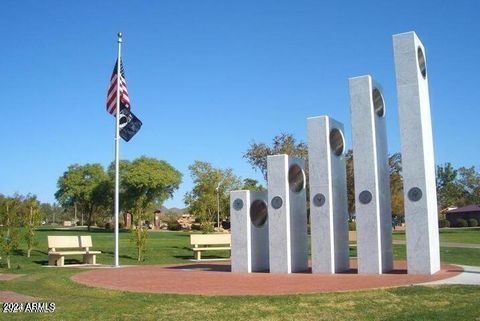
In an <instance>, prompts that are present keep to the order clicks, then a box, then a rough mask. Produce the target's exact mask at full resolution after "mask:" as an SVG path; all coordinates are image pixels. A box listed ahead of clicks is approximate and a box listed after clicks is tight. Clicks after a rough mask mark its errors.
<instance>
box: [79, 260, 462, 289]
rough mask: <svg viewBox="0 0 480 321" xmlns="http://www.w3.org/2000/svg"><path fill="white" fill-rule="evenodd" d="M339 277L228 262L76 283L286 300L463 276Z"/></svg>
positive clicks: (121, 272) (91, 274)
mask: <svg viewBox="0 0 480 321" xmlns="http://www.w3.org/2000/svg"><path fill="white" fill-rule="evenodd" d="M350 266H351V267H352V269H351V270H350V271H349V272H346V273H340V274H334V275H330V274H312V273H310V272H305V273H292V274H272V273H232V272H230V265H229V264H228V263H225V264H222V263H216V262H215V263H213V262H208V263H207V262H206V263H203V262H202V263H192V264H177V265H143V266H131V267H122V268H105V269H96V270H90V271H86V272H82V273H79V274H76V275H74V276H73V277H72V279H73V280H74V281H75V282H78V283H81V284H84V285H88V286H93V287H101V288H107V289H114V290H122V291H132V292H147V293H176V294H200V295H281V294H295V293H322V292H336V291H355V290H366V289H375V288H386V287H396V286H406V285H412V284H418V283H424V282H430V281H437V280H441V279H446V278H450V277H453V276H456V275H458V274H459V273H461V272H462V268H460V267H458V266H454V265H442V269H441V271H439V272H437V273H436V274H434V275H408V274H407V272H406V262H405V261H396V262H395V269H394V271H392V272H390V273H386V274H382V275H359V274H357V270H356V261H355V260H352V261H351V262H350Z"/></svg>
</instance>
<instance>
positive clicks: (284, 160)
mask: <svg viewBox="0 0 480 321" xmlns="http://www.w3.org/2000/svg"><path fill="white" fill-rule="evenodd" d="M304 167H305V163H304V161H303V160H302V159H299V158H294V157H289V156H287V155H275V156H268V157H267V172H268V174H267V175H268V229H269V256H270V272H273V273H291V272H301V271H306V270H307V269H308V245H307V204H306V192H305V184H306V183H305V182H306V178H305V170H304Z"/></svg>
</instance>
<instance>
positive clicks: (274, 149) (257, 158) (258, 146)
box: [243, 133, 308, 180]
mask: <svg viewBox="0 0 480 321" xmlns="http://www.w3.org/2000/svg"><path fill="white" fill-rule="evenodd" d="M277 154H287V155H290V156H295V157H300V158H303V159H305V161H307V160H308V146H307V144H305V143H304V142H302V141H300V142H297V140H296V139H295V137H293V135H292V134H287V133H281V134H280V135H277V136H275V137H274V138H273V141H272V144H271V146H269V145H267V144H265V143H256V142H252V143H251V144H250V147H249V148H248V149H247V151H246V152H245V154H244V155H243V158H245V159H247V161H248V163H249V164H250V165H251V166H252V168H253V169H255V170H259V171H260V172H261V173H262V174H263V177H264V178H265V180H267V156H269V155H277ZM305 169H306V171H308V163H306V164H305ZM307 176H308V175H307Z"/></svg>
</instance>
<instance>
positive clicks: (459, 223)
mask: <svg viewBox="0 0 480 321" xmlns="http://www.w3.org/2000/svg"><path fill="white" fill-rule="evenodd" d="M457 227H468V223H467V221H466V220H464V219H463V218H459V219H458V220H457Z"/></svg>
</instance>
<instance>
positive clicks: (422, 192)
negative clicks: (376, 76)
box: [393, 32, 440, 274]
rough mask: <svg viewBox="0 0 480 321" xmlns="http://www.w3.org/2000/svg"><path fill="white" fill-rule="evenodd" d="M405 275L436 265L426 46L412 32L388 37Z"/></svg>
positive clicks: (430, 269)
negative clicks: (396, 117)
mask: <svg viewBox="0 0 480 321" xmlns="http://www.w3.org/2000/svg"><path fill="white" fill-rule="evenodd" d="M393 48H394V56H395V70H396V79H397V95H398V111H399V118H400V140H401V146H402V147H401V149H402V167H403V170H402V171H403V190H404V195H405V223H406V238H407V261H408V273H409V274H433V273H435V272H437V271H438V270H440V248H439V240H438V237H439V236H438V214H437V192H436V185H435V161H434V154H433V137H432V121H431V116H430V98H429V93H428V73H427V67H426V59H425V48H424V47H423V44H422V43H421V41H420V39H418V37H417V35H416V34H415V32H407V33H402V34H397V35H394V36H393Z"/></svg>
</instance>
